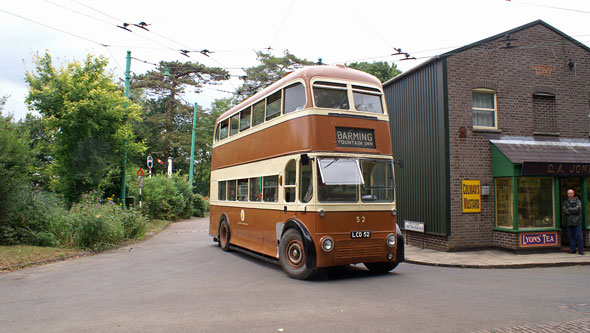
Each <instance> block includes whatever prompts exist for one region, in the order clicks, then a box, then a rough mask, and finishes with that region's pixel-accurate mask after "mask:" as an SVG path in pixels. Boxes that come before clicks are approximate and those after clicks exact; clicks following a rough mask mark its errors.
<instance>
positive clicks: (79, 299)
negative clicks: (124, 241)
mask: <svg viewBox="0 0 590 333" xmlns="http://www.w3.org/2000/svg"><path fill="white" fill-rule="evenodd" d="M207 225H208V221H207V220H206V219H194V220H190V221H183V222H178V223H174V224H172V225H171V226H170V227H169V228H167V229H166V230H164V231H163V232H162V233H160V234H159V235H156V236H154V237H153V238H151V239H149V240H148V241H145V242H143V243H141V244H134V245H132V246H128V247H125V248H121V249H118V250H116V251H111V252H106V253H101V254H97V255H93V256H88V257H83V258H79V259H74V260H68V261H64V262H58V263H54V264H48V265H43V266H38V267H31V268H26V269H23V270H20V271H16V272H9V273H2V274H0V331H1V332H62V331H75V332H96V331H101V332H103V331H120V332H145V331H150V332H152V331H166V332H186V331H188V332H209V331H211V332H232V331H233V332H281V331H284V332H342V331H347V332H348V331H350V332H361V331H362V332H472V331H478V330H483V331H489V330H492V329H494V328H510V327H515V326H522V325H528V326H529V327H536V325H556V327H558V328H557V329H556V330H557V331H559V327H566V326H565V325H574V326H573V327H580V331H585V330H584V327H587V328H588V331H590V305H588V304H590V266H573V267H556V268H536V269H504V270H502V269H459V268H441V267H429V266H419V265H412V264H401V265H400V266H399V267H398V268H396V269H395V270H394V271H393V272H392V273H389V274H386V275H373V274H370V273H369V272H368V271H366V270H365V269H364V268H362V265H359V266H358V267H357V266H351V267H349V268H346V269H340V270H333V271H328V272H324V274H322V275H321V276H320V277H319V278H318V279H317V280H314V281H297V280H293V279H290V278H288V277H287V275H285V273H283V271H282V270H281V269H280V267H279V266H278V265H273V264H268V263H265V262H261V261H258V260H256V259H253V258H251V257H248V256H246V255H243V254H240V253H236V252H232V253H225V252H222V251H221V250H220V249H219V248H218V247H217V246H216V244H215V243H213V242H212V240H211V238H209V236H208V233H207ZM575 325H578V326H575ZM568 327H569V326H568ZM508 331H510V329H508V330H507V332H508ZM533 331H534V330H533Z"/></svg>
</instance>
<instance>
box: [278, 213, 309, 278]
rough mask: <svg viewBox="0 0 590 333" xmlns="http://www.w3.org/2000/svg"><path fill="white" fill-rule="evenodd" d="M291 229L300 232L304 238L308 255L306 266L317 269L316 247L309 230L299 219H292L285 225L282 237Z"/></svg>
mask: <svg viewBox="0 0 590 333" xmlns="http://www.w3.org/2000/svg"><path fill="white" fill-rule="evenodd" d="M289 228H295V229H297V230H299V232H300V233H301V236H302V238H303V245H304V247H305V253H306V254H307V255H306V259H305V265H306V266H307V267H308V268H312V269H315V267H316V253H315V246H314V244H313V239H312V238H311V234H310V233H309V230H307V228H306V227H305V225H304V224H303V222H301V221H299V220H297V219H292V220H289V221H287V223H285V226H284V227H283V231H282V233H281V236H282V235H283V234H284V233H285V231H287V229H289Z"/></svg>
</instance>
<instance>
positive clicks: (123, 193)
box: [120, 51, 131, 209]
mask: <svg viewBox="0 0 590 333" xmlns="http://www.w3.org/2000/svg"><path fill="white" fill-rule="evenodd" d="M130 71H131V51H127V62H126V65H125V97H126V98H127V102H126V103H125V108H127V107H128V106H129V80H130V79H131V77H130ZM125 126H127V114H125ZM126 169H127V141H125V148H124V152H123V163H122V164H121V198H120V200H121V203H122V204H121V209H125V205H126V197H127V194H126V185H127V184H126V182H127V175H126Z"/></svg>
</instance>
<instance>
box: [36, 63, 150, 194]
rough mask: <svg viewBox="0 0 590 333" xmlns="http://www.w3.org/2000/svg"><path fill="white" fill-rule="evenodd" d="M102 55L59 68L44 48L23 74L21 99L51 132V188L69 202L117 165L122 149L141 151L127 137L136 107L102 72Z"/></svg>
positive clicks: (135, 118)
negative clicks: (25, 92)
mask: <svg viewBox="0 0 590 333" xmlns="http://www.w3.org/2000/svg"><path fill="white" fill-rule="evenodd" d="M107 65H108V60H107V59H106V58H104V57H94V56H92V55H88V56H87V57H86V59H85V60H84V62H78V61H72V62H69V63H68V64H67V65H66V66H63V67H61V68H59V69H57V68H55V67H54V66H53V61H52V58H51V56H50V55H49V53H45V55H43V56H38V57H37V59H36V68H35V70H34V71H33V72H27V73H26V74H25V81H26V82H27V84H28V85H29V94H28V96H27V100H26V101H27V103H28V105H29V107H30V108H31V109H33V110H37V111H39V113H40V114H41V115H42V120H43V122H44V125H45V126H46V128H47V131H48V133H49V135H50V136H51V140H52V144H51V156H52V158H53V163H51V172H52V174H53V175H54V176H55V177H54V178H53V179H52V184H51V185H52V187H53V189H55V190H56V191H57V192H59V193H61V194H63V195H64V196H65V198H66V199H67V200H68V201H69V202H73V201H76V200H77V199H78V198H79V197H80V195H81V194H82V193H84V192H88V191H90V190H93V189H96V188H97V185H98V184H99V183H100V180H101V179H102V178H103V177H104V176H105V175H106V174H107V173H108V171H109V170H112V169H114V168H119V165H120V161H121V158H122V156H123V152H125V151H127V152H128V153H129V154H131V155H133V154H138V153H140V152H141V151H143V150H144V146H143V144H142V143H140V142H137V141H136V140H135V138H134V136H133V130H132V126H133V125H134V124H136V123H137V122H139V121H141V118H140V116H139V115H140V113H139V112H140V107H139V105H137V104H134V103H130V102H129V100H128V99H127V98H125V96H124V94H123V89H122V87H120V86H118V85H117V84H115V83H114V82H113V80H114V77H113V75H112V74H111V73H107V72H106V68H107Z"/></svg>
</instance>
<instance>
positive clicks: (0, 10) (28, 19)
mask: <svg viewBox="0 0 590 333" xmlns="http://www.w3.org/2000/svg"><path fill="white" fill-rule="evenodd" d="M0 12H3V13H6V14H8V15H12V16H15V17H18V18H20V19H23V20H25V21H29V22H33V23H35V24H38V25H41V26H44V27H46V28H49V29H53V30H56V31H59V32H61V33H64V34H67V35H70V36H73V37H76V38H80V39H83V40H85V41H88V42H91V43H94V44H98V45H100V46H104V47H109V45H108V44H105V43H101V42H97V41H95V40H92V39H90V38H86V37H84V36H80V35H78V34H75V33H72V32H69V31H66V30H63V29H60V28H56V27H54V26H51V25H48V24H45V23H41V22H38V21H35V20H33V19H30V18H26V17H24V16H21V15H18V14H15V13H12V12H9V11H6V10H4V9H0Z"/></svg>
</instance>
